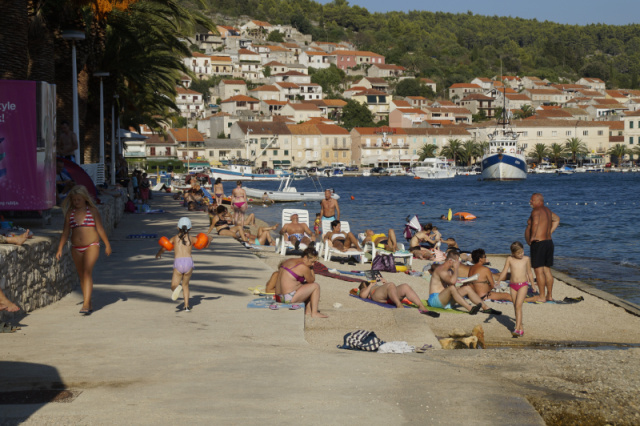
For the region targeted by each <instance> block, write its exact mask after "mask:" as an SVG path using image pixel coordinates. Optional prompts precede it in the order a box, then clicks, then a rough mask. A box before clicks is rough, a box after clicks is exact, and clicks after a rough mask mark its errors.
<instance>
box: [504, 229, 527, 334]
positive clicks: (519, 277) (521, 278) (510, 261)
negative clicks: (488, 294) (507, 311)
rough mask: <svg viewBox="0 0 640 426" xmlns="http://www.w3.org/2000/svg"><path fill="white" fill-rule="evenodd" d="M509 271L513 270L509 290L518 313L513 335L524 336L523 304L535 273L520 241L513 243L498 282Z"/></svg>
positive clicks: (505, 276)
mask: <svg viewBox="0 0 640 426" xmlns="http://www.w3.org/2000/svg"><path fill="white" fill-rule="evenodd" d="M509 271H511V279H510V283H509V290H510V292H511V300H512V301H513V309H514V310H515V314H516V328H515V330H513V332H512V333H511V335H512V336H513V337H522V336H524V328H523V327H522V304H523V303H524V299H525V298H526V297H527V290H528V288H529V283H533V275H532V273H531V259H530V258H529V257H528V256H525V255H524V247H523V245H522V243H521V242H520V241H516V242H514V243H513V244H511V256H509V257H507V261H506V262H505V264H504V269H503V270H502V272H500V277H499V278H498V282H500V281H504V280H505V279H506V278H507V272H509Z"/></svg>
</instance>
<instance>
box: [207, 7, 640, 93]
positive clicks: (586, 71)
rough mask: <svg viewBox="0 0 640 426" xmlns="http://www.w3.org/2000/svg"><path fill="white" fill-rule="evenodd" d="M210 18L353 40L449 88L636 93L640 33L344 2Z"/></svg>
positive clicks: (235, 10)
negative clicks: (580, 82)
mask: <svg viewBox="0 0 640 426" xmlns="http://www.w3.org/2000/svg"><path fill="white" fill-rule="evenodd" d="M204 2H205V3H206V4H207V7H208V10H207V11H206V12H208V13H222V14H225V15H228V16H241V15H246V16H251V17H252V18H253V19H259V20H265V21H268V22H270V23H272V24H291V25H293V26H295V27H296V28H298V29H299V30H300V31H301V32H303V33H306V34H312V35H313V38H314V40H322V41H334V42H337V41H341V40H349V41H351V42H353V43H355V44H356V46H357V47H358V48H359V49H361V50H371V51H374V52H377V53H380V54H383V55H385V56H386V58H387V59H386V61H387V63H395V64H398V65H403V66H405V67H407V68H409V69H410V70H412V71H414V72H416V73H419V74H420V76H424V77H430V78H432V79H434V80H436V81H437V82H438V83H440V84H442V85H443V86H439V87H448V86H449V85H450V84H452V83H459V82H468V81H469V80H471V79H473V78H474V77H493V76H495V75H498V74H499V73H500V64H501V59H502V67H503V68H502V72H503V73H504V74H505V75H507V74H508V75H520V76H523V75H535V76H538V77H540V78H548V79H549V80H551V81H554V82H555V81H559V80H560V79H561V78H568V79H570V80H576V79H577V78H579V77H582V76H584V77H598V78H601V79H603V80H604V81H606V82H607V84H608V86H609V87H612V88H615V87H623V88H633V89H635V88H638V86H639V82H638V75H639V74H640V25H625V26H613V25H602V24H595V25H587V26H577V25H564V24H557V23H554V22H548V21H545V22H540V21H537V20H535V19H534V20H527V19H521V18H505V17H497V16H481V15H474V14H473V13H467V14H451V13H442V12H435V13H434V12H429V11H411V12H408V13H404V12H389V13H384V14H383V13H369V12H368V11H367V10H366V9H365V8H362V7H359V6H350V5H349V3H348V2H347V1H346V0H334V1H333V2H332V3H329V4H326V5H324V6H323V5H321V4H320V3H316V2H313V1H310V0H204Z"/></svg>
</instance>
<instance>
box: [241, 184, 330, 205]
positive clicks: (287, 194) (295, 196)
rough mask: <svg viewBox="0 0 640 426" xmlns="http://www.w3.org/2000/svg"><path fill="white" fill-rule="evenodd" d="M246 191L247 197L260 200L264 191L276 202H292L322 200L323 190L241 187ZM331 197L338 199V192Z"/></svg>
mask: <svg viewBox="0 0 640 426" xmlns="http://www.w3.org/2000/svg"><path fill="white" fill-rule="evenodd" d="M243 189H244V190H245V192H246V193H247V197H250V198H253V199H255V200H262V196H263V195H264V193H265V192H266V193H267V195H268V196H269V198H270V199H271V200H272V201H273V202H276V203H294V202H296V201H322V200H324V192H297V191H265V190H264V189H254V188H247V187H243ZM331 198H334V199H336V200H337V199H339V198H340V196H339V195H338V194H332V195H331Z"/></svg>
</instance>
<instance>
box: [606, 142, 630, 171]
mask: <svg viewBox="0 0 640 426" xmlns="http://www.w3.org/2000/svg"><path fill="white" fill-rule="evenodd" d="M629 153H630V151H629V150H627V147H626V146H625V145H623V144H621V143H617V144H615V145H614V146H612V147H611V148H609V150H608V151H607V154H609V155H610V156H611V157H612V158H613V157H615V158H616V165H617V166H618V167H620V161H622V160H624V156H625V155H627V154H629Z"/></svg>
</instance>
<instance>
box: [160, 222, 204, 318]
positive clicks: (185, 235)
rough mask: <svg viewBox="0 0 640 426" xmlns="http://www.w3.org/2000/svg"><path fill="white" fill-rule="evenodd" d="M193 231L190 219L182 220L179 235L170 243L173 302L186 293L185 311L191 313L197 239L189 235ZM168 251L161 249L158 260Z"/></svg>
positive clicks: (179, 224)
mask: <svg viewBox="0 0 640 426" xmlns="http://www.w3.org/2000/svg"><path fill="white" fill-rule="evenodd" d="M190 230H191V220H189V218H188V217H183V218H180V220H179V221H178V235H175V236H174V237H173V238H171V239H170V240H169V241H170V242H171V244H173V250H174V251H175V260H174V261H173V276H172V277H171V290H173V293H172V294H171V300H178V297H180V293H181V292H183V291H184V310H185V312H189V311H190V308H189V280H190V279H191V273H192V272H193V259H192V258H191V249H192V247H193V245H194V243H195V242H196V240H197V238H196V237H192V236H190V235H189V231H190ZM165 251H166V249H165V248H164V247H160V250H159V251H158V253H157V254H156V259H159V258H160V257H161V256H162V253H164V252H165Z"/></svg>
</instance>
